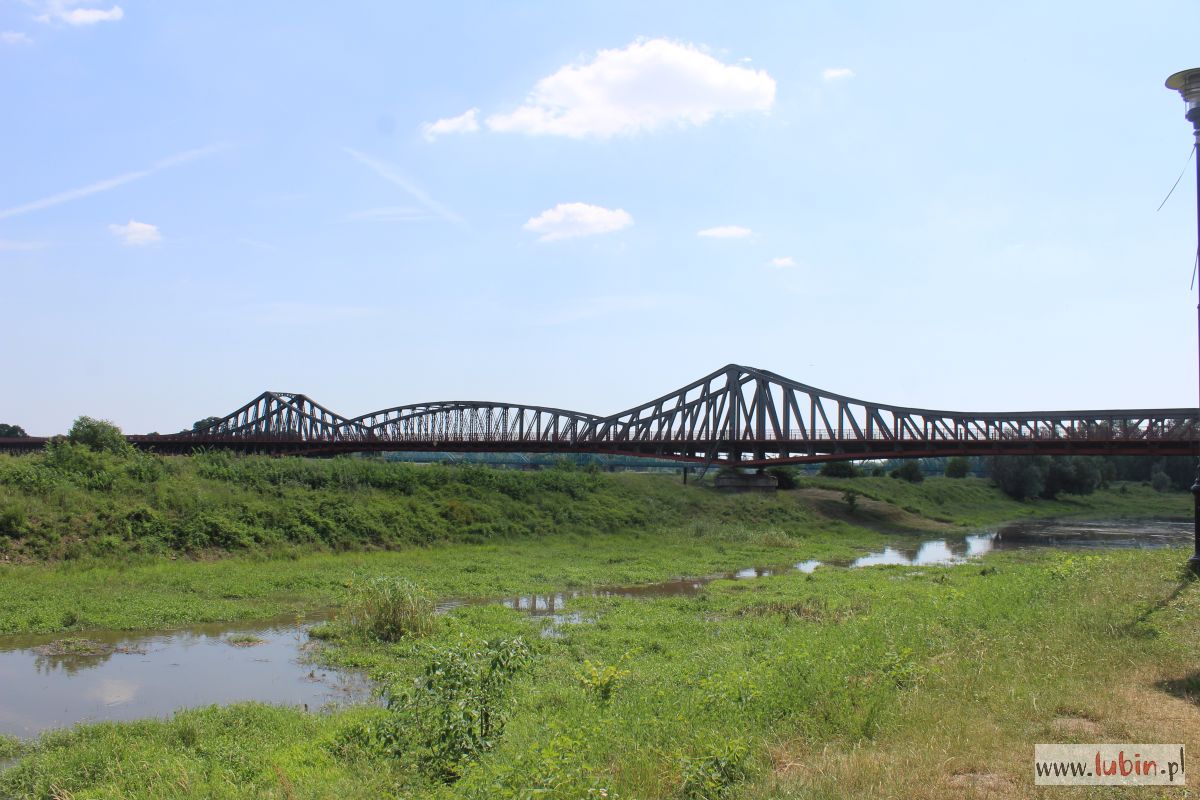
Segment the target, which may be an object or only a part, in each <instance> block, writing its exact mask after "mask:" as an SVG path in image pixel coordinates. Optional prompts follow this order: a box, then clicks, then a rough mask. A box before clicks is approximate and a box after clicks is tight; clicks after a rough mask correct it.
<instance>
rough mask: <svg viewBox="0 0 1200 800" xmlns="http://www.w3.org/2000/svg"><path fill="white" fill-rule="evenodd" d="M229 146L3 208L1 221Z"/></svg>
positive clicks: (191, 152) (189, 153) (209, 148)
mask: <svg viewBox="0 0 1200 800" xmlns="http://www.w3.org/2000/svg"><path fill="white" fill-rule="evenodd" d="M228 146H229V145H226V144H212V145H209V146H207V147H199V148H196V149H195V150H186V151H184V152H182V153H177V154H176V155H173V156H168V157H167V158H164V159H160V160H159V161H156V162H154V164H152V165H151V166H150V167H149V168H148V169H140V170H137V171H135V172H126V173H125V174H124V175H118V176H116V177H115V178H107V179H105V180H102V181H97V182H96V183H89V184H88V185H87V186H81V187H79V188H78V189H68V190H67V191H65V192H59V193H58V194H52V195H50V196H48V197H43V198H40V199H38V200H33V201H31V202H29V203H25V204H24V205H19V206H13V207H12V208H3V209H0V219H8V218H9V217H16V216H19V215H21V214H28V213H29V212H30V211H40V210H42V209H43V208H50V207H51V206H56V205H59V204H60V203H67V202H70V201H71V200H78V199H80V198H81V197H87V196H88V195H93V194H98V193H99V192H107V191H108V190H109V189H115V188H117V187H118V186H122V185H124V184H126V183H131V182H133V181H136V180H140V179H142V178H145V177H146V176H148V175H153V174H154V173H155V172H158V171H159V170H162V169H167V168H169V167H174V166H177V165H179V164H184V163H186V162H188V161H194V160H196V159H198V158H203V157H204V156H207V155H211V154H212V153H216V152H218V151H220V150H224V149H225V148H227V147H228Z"/></svg>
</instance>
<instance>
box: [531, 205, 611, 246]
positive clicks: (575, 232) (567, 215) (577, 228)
mask: <svg viewBox="0 0 1200 800" xmlns="http://www.w3.org/2000/svg"><path fill="white" fill-rule="evenodd" d="M632 224H633V217H631V216H630V215H629V213H628V212H627V211H625V210H624V209H622V208H618V209H611V208H603V207H601V206H593V205H588V204H587V203H559V204H558V205H556V206H555V207H554V208H548V209H546V210H545V211H543V212H542V213H541V214H538V215H537V216H536V217H534V218H533V219H531V220H529V221H528V222H526V223H525V225H524V226H523V227H524V229H525V230H527V231H529V232H530V233H536V234H538V241H539V242H555V241H559V240H560V239H573V238H575V237H576V236H595V235H596V234H598V233H612V232H613V231H619V230H621V229H622V228H628V227H629V226H630V225H632Z"/></svg>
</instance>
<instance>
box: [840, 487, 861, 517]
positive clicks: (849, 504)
mask: <svg viewBox="0 0 1200 800" xmlns="http://www.w3.org/2000/svg"><path fill="white" fill-rule="evenodd" d="M842 500H844V501H846V510H847V511H849V512H850V513H851V514H853V513H854V512H855V510H857V509H858V492H856V491H854V490H853V489H847V490H846V491H844V492H842Z"/></svg>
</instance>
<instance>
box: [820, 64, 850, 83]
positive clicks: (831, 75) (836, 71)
mask: <svg viewBox="0 0 1200 800" xmlns="http://www.w3.org/2000/svg"><path fill="white" fill-rule="evenodd" d="M853 77H854V70H852V69H850V68H849V67H826V68H825V69H823V70H821V79H822V80H826V81H840V80H845V79H846V78H853Z"/></svg>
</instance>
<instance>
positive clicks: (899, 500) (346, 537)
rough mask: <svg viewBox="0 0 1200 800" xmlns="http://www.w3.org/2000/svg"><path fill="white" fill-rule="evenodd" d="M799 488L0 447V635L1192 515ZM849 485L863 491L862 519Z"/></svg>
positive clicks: (828, 484)
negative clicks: (1092, 521)
mask: <svg viewBox="0 0 1200 800" xmlns="http://www.w3.org/2000/svg"><path fill="white" fill-rule="evenodd" d="M804 485H805V487H806V488H804V489H802V490H800V491H796V492H780V493H777V494H775V495H766V496H764V495H736V496H728V495H720V494H716V493H714V492H712V491H711V490H709V489H706V488H703V487H696V486H687V487H685V486H681V485H680V484H679V481H678V479H677V478H673V477H670V476H661V475H654V476H652V475H631V474H617V475H608V474H592V473H586V472H576V471H567V470H548V471H543V472H534V473H522V472H511V471H497V470H489V469H484V468H471V467H461V468H450V467H441V466H427V467H415V466H410V465H404V464H388V463H380V462H372V461H363V460H351V459H339V460H334V461H309V460H301V459H269V458H234V457H230V456H228V455H227V454H223V453H212V454H207V455H204V456H198V457H190V458H183V457H173V458H163V457H157V456H150V455H145V454H131V455H126V456H124V457H118V456H114V455H111V454H107V453H97V452H92V451H89V450H87V449H86V448H83V447H79V446H69V447H64V448H61V449H60V450H59V451H57V452H53V453H49V454H45V455H34V456H23V457H19V458H14V457H0V561H2V562H3V563H0V634H2V633H16V632H22V631H30V632H56V631H61V630H83V629H88V628H148V627H163V626H174V625H181V624H186V623H189V622H211V621H228V620H236V619H249V618H267V617H273V616H276V615H280V614H290V613H303V612H305V611H311V610H313V609H317V608H324V607H328V606H330V605H332V604H334V603H335V602H337V600H338V598H339V597H340V596H341V594H342V592H343V591H344V589H345V586H346V584H347V583H348V582H350V581H352V580H354V579H355V578H356V577H359V576H362V575H366V574H377V573H388V574H401V575H406V576H408V577H410V578H412V579H414V580H416V581H418V582H419V583H421V584H422V585H424V586H426V587H427V588H429V589H430V590H431V591H432V592H433V593H435V594H436V595H438V596H441V597H461V596H495V595H498V594H507V593H514V592H518V591H525V592H528V591H546V590H551V589H561V588H570V587H575V586H585V585H595V584H627V583H637V582H645V581H651V580H657V579H663V578H667V577H673V576H681V575H700V574H709V573H712V572H716V571H721V570H726V569H736V568H741V567H745V566H752V565H767V564H780V563H789V562H790V561H794V560H801V559H807V558H818V559H823V560H828V559H831V558H837V557H846V556H849V555H851V554H852V553H856V552H861V549H862V548H863V547H866V546H870V545H877V544H879V543H880V542H881V538H880V534H881V533H897V532H904V531H909V532H912V531H920V530H930V529H936V530H951V529H953V528H955V527H957V528H959V529H961V528H963V527H970V526H978V525H983V524H987V523H991V522H997V521H1000V520H1004V519H1011V518H1015V517H1020V516H1025V515H1028V514H1037V515H1064V514H1080V513H1091V514H1099V515H1113V514H1131V515H1138V514H1141V515H1155V514H1158V515H1161V514H1169V513H1175V514H1179V513H1184V512H1185V511H1186V498H1185V497H1183V496H1181V495H1161V494H1157V493H1154V492H1151V491H1149V490H1148V489H1146V488H1145V487H1140V486H1134V487H1122V488H1121V489H1118V490H1108V491H1105V492H1101V493H1098V494H1096V495H1093V496H1090V497H1087V498H1069V499H1063V500H1059V501H1054V502H1047V501H1038V502H1031V503H1015V502H1013V501H1011V500H1009V499H1008V498H1006V497H1004V496H1003V495H1002V494H1000V493H999V492H997V491H996V490H995V489H993V488H991V487H989V486H988V485H986V483H984V482H982V481H977V480H958V481H952V480H944V479H937V480H931V481H928V482H926V483H925V484H922V485H920V486H914V485H912V484H907V483H904V482H902V481H896V480H891V479H886V478H883V479H856V480H851V481H830V480H809V481H805V482H804ZM848 487H853V488H854V489H855V490H856V491H857V492H859V493H860V494H861V495H862V497H863V499H862V500H860V502H859V507H858V509H857V510H856V511H855V512H854V513H853V514H851V513H849V512H848V511H847V509H846V506H845V503H844V502H843V501H842V500H841V491H842V490H843V489H845V488H848ZM872 498H874V499H872Z"/></svg>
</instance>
